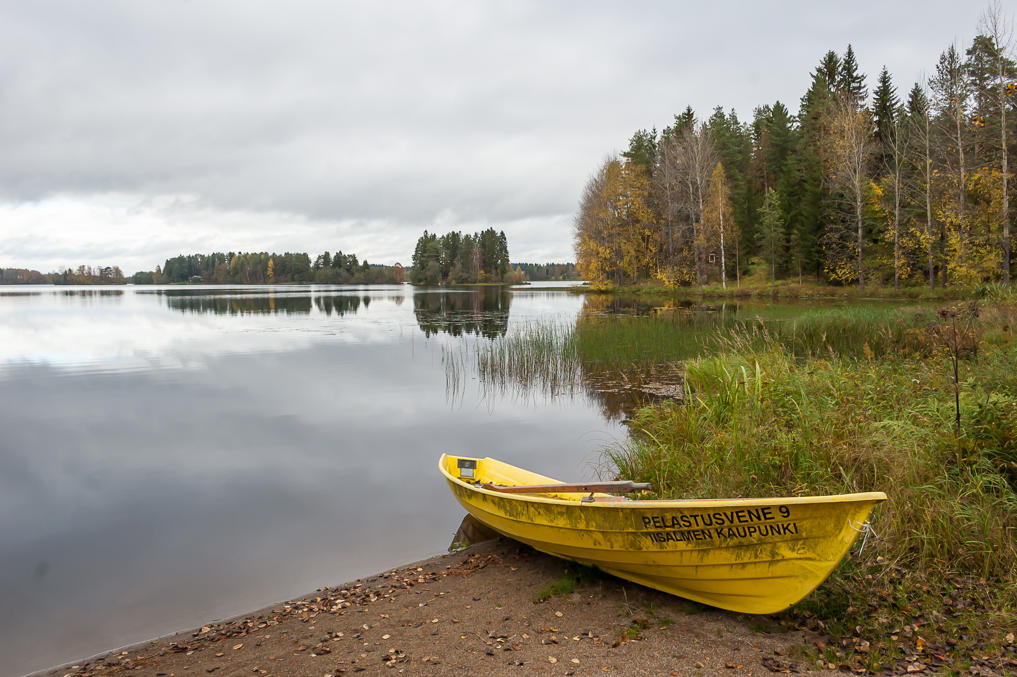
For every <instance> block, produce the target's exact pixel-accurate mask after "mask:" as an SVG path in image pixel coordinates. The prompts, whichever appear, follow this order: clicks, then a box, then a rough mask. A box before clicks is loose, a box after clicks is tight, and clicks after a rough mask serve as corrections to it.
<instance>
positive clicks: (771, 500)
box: [438, 453, 887, 510]
mask: <svg viewBox="0 0 1017 677" xmlns="http://www.w3.org/2000/svg"><path fill="white" fill-rule="evenodd" d="M446 458H452V459H467V460H476V461H483V460H491V461H496V462H498V463H503V464H504V465H507V466H509V467H512V468H516V469H517V470H523V469H522V468H519V467H518V466H513V465H511V464H510V463H505V462H504V461H498V460H497V459H492V458H490V457H485V458H473V457H470V456H454V455H452V454H447V453H443V454H442V455H441V457H440V458H439V459H438V470H439V471H440V472H441V474H442V475H444V476H445V479H447V480H448V481H449V482H453V483H455V484H457V485H459V486H461V487H463V488H466V489H469V490H471V491H473V492H476V493H478V494H482V495H486V496H492V497H495V498H500V499H504V500H509V501H525V502H530V503H540V504H545V505H563V506H579V507H583V508H600V509H603V508H609V509H611V510H615V509H619V508H620V509H626V510H631V509H649V508H653V509H659V508H711V507H717V505H718V504H726V505H738V506H765V505H802V504H815V503H826V504H829V503H859V502H865V501H872V502H875V503H879V502H882V501H885V500H887V496H886V494H885V493H884V492H882V491H866V492H858V493H853V494H830V495H825V496H772V497H755V498H655V499H646V500H638V501H632V500H627V501H601V502H597V501H580V500H575V499H567V498H553V497H551V496H543V495H540V494H509V493H504V492H500V491H494V490H491V489H485V488H483V487H482V486H481V485H479V484H471V483H469V482H464V481H463V480H461V479H459V478H458V477H454V476H453V475H452V474H451V473H449V472H448V471H447V470H446V469H445V459H446ZM548 479H551V480H552V483H553V482H558V481H560V480H556V479H553V478H548ZM569 493H575V494H576V495H585V492H569Z"/></svg>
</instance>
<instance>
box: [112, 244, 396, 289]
mask: <svg viewBox="0 0 1017 677" xmlns="http://www.w3.org/2000/svg"><path fill="white" fill-rule="evenodd" d="M131 281H132V282H134V283H135V284H172V283H176V282H201V283H205V284H281V283H285V282H301V283H312V282H316V283H320V284H402V283H403V282H404V281H405V273H404V271H403V267H402V266H401V265H399V264H398V263H397V264H395V265H394V266H382V265H376V264H370V263H368V262H367V261H366V260H365V261H358V260H357V255H356V254H343V253H342V252H341V251H338V252H336V253H335V254H331V253H329V252H327V251H326V252H324V253H322V254H320V255H319V256H318V257H317V258H316V259H314V262H313V263H312V262H311V257H310V256H308V255H307V254H306V253H303V252H300V253H295V252H285V253H283V254H276V253H271V254H269V253H267V252H227V253H223V252H214V253H212V254H190V255H186V256H185V255H181V256H176V257H174V258H171V259H166V263H165V265H163V266H162V267H156V269H155V270H153V271H142V272H138V273H135V274H134V275H133V276H132V277H131Z"/></svg>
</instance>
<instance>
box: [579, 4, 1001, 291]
mask: <svg viewBox="0 0 1017 677" xmlns="http://www.w3.org/2000/svg"><path fill="white" fill-rule="evenodd" d="M1012 37H1013V36H1012V35H1011V34H1010V32H1009V31H1008V30H1007V23H1006V21H1005V17H1003V16H1002V15H1001V13H1000V10H999V8H998V6H994V8H990V10H989V11H988V12H986V14H985V15H983V17H982V20H981V21H980V23H979V26H978V35H977V37H975V38H974V40H973V41H972V43H971V44H970V46H968V47H967V48H966V49H964V48H962V47H958V46H957V45H950V46H949V47H947V48H946V49H945V50H944V51H943V52H942V53H941V54H940V56H939V59H938V61H937V62H936V63H935V64H934V65H933V67H932V68H931V69H930V76H929V78H928V80H927V81H926V82H918V83H915V84H914V85H913V86H912V87H911V88H910V89H908V90H907V91H906V92H902V91H898V89H897V87H896V86H895V84H894V80H893V78H892V76H891V74H890V72H889V70H888V69H887V67H886V66H883V68H882V70H881V71H880V73H879V75H878V77H877V78H876V80H875V83H874V86H873V88H872V93H871V96H870V94H869V84H868V83H867V78H866V76H865V75H864V74H863V73H862V71H861V69H860V66H859V62H858V59H857V57H856V55H855V53H854V50H853V48H852V47H851V45H848V46H847V48H846V50H845V51H844V52H843V53H841V54H838V53H837V52H835V51H829V52H827V53H826V54H825V55H823V57H822V58H821V59H820V60H819V63H818V64H817V65H816V67H815V68H814V69H813V70H812V72H811V83H810V86H809V88H808V90H807V91H806V92H805V93H804V94H803V95H802V97H801V99H800V101H799V102H798V111H797V113H792V112H791V110H790V109H789V108H788V106H786V105H785V104H784V103H782V102H780V101H777V102H774V103H772V104H767V105H763V106H760V107H758V108H756V109H755V110H754V112H753V116H752V120H751V121H745V122H743V121H741V120H739V118H738V116H737V114H736V113H735V112H734V111H733V110H731V111H729V112H726V113H725V112H724V110H722V109H721V108H720V107H718V108H716V109H714V111H713V112H712V113H711V114H710V115H709V117H707V118H706V119H705V120H703V119H700V118H699V117H697V115H696V113H695V112H694V111H693V110H692V109H691V107H689V108H686V109H685V110H684V111H683V112H681V113H680V114H678V115H675V116H674V120H673V121H672V122H671V123H670V124H669V125H667V126H665V127H663V129H662V130H661V131H660V132H659V133H658V131H657V129H656V128H652V129H649V130H646V129H641V130H637V131H636V132H635V133H634V134H633V135H632V137H631V139H630V140H629V143H628V148H627V150H625V151H624V152H623V153H621V155H620V156H609V157H608V158H607V159H605V161H604V162H603V163H602V164H601V166H600V167H598V168H597V170H596V171H595V172H594V173H593V175H592V176H591V177H590V179H589V180H588V182H587V184H586V186H585V189H584V191H583V194H582V196H581V200H580V205H579V210H578V212H577V215H576V219H575V252H576V259H577V265H578V267H579V271H580V272H581V273H582V275H583V277H584V279H586V280H589V281H590V282H591V284H592V285H593V286H594V287H596V288H601V289H603V288H608V287H614V286H621V285H631V284H636V283H639V282H645V281H648V280H651V281H655V282H657V283H663V284H665V285H667V286H669V287H677V286H680V285H718V286H721V287H724V288H726V287H727V286H728V285H729V284H731V283H734V284H739V283H740V282H741V277H742V275H743V274H745V273H746V272H747V271H749V270H754V271H760V270H764V269H765V273H766V277H767V279H768V280H770V281H773V280H781V279H792V280H797V281H799V282H801V281H802V280H804V279H806V278H807V279H809V280H814V281H817V282H823V283H830V284H839V285H849V284H857V285H858V286H865V285H869V284H874V285H887V286H889V285H893V287H895V288H896V287H899V286H901V285H912V286H917V285H927V286H928V287H931V288H936V287H944V286H947V285H958V286H972V285H978V284H982V283H986V282H994V281H1001V282H1005V283H1009V282H1010V279H1011V275H1012V273H1013V261H1012V245H1011V221H1012V218H1013V214H1012V210H1011V208H1010V201H1009V193H1010V192H1011V190H1012V181H1011V180H1010V178H1011V176H1010V169H1009V156H1010V151H1011V150H1012V148H1013V136H1014V134H1013V119H1014V117H1015V115H1014V110H1013V107H1014V102H1015V100H1017V96H1015V94H1017V82H1015V79H1014V62H1013V59H1012V47H1013V44H1012Z"/></svg>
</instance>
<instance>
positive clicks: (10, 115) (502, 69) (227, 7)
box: [0, 0, 1012, 273]
mask: <svg viewBox="0 0 1017 677" xmlns="http://www.w3.org/2000/svg"><path fill="white" fill-rule="evenodd" d="M986 6H987V5H986V4H982V3H979V2H977V1H976V2H973V3H963V2H958V1H957V0H949V1H947V0H926V1H924V2H914V3H904V2H892V1H891V2H887V0H880V1H878V2H860V1H858V0H856V1H854V2H850V3H848V2H840V3H836V6H834V4H833V3H825V2H816V1H815V0H809V1H805V2H769V3H764V2H758V1H756V2H744V3H739V2H694V3H692V2H689V3H679V2H630V3H620V2H590V1H583V2H579V1H577V2H523V1H520V0H512V1H511V2H500V1H499V2H494V1H492V2H479V1H474V2H466V1H464V2H419V1H418V2H405V3H398V2H363V3H347V2H334V1H331V0H322V1H321V2H313V1H295V0H288V1H287V2H285V3H284V2H278V1H277V2H252V1H250V0H236V1H235V2H218V1H204V0H203V1H193V2H184V1H177V2H172V1H169V0H160V1H158V2H156V1H154V0H153V1H145V0H123V1H121V2H101V1H93V2H80V1H79V0H67V1H64V2H59V1H49V0H30V1H23V0H0V267H15V266H16V267H31V268H37V269H40V270H43V271H44V272H48V271H50V270H55V269H57V268H58V267H61V266H77V265H78V264H80V263H87V264H92V265H95V264H107V265H120V266H121V267H122V268H123V269H124V270H125V272H128V273H130V272H133V271H135V270H140V269H145V270H148V269H152V268H154V267H155V266H156V265H157V264H161V263H162V262H163V260H165V259H166V258H167V257H169V256H174V255H176V254H179V253H194V252H209V251H213V250H244V251H251V250H255V251H262V250H267V251H286V250H288V251H307V252H309V253H311V255H312V256H314V255H315V254H316V253H318V252H321V251H323V250H326V249H327V250H329V251H335V250H337V249H342V250H343V251H345V252H354V253H356V254H357V255H358V256H359V257H360V258H365V257H366V258H367V259H368V260H369V261H371V262H374V263H394V262H396V261H400V262H402V263H404V264H408V263H409V259H410V255H411V254H412V251H413V245H414V243H415V242H416V238H417V237H418V236H419V234H420V233H421V231H423V229H424V228H429V229H432V230H437V231H439V232H443V231H445V230H448V229H452V228H455V229H465V230H470V231H473V230H478V229H481V228H485V227H487V226H494V227H495V228H498V229H504V230H505V232H506V234H507V236H508V240H509V246H510V253H511V258H512V260H513V261H555V260H572V259H573V258H574V256H573V253H572V217H573V214H574V213H575V208H576V204H577V202H578V199H579V193H580V191H581V190H582V187H583V184H584V183H585V182H586V179H587V178H588V176H589V175H590V173H591V172H593V170H594V169H595V168H596V167H597V165H598V163H599V162H600V161H601V160H602V159H603V157H604V156H605V155H607V154H608V153H611V152H614V151H619V150H622V149H623V148H624V147H625V146H626V144H627V140H628V138H629V136H630V135H631V134H632V132H633V131H634V130H636V129H638V128H643V127H646V128H649V127H651V126H657V127H658V128H660V127H662V126H664V125H666V124H668V123H669V122H670V120H671V119H672V117H673V115H674V114H675V113H677V112H680V111H681V110H682V109H684V108H685V106H686V105H691V106H692V107H693V108H694V109H695V110H696V111H697V113H699V114H700V115H704V116H705V115H708V114H709V112H710V111H711V110H712V109H713V108H714V107H715V106H718V105H719V106H723V107H724V108H725V109H729V108H734V109H735V110H736V111H737V112H738V115H739V117H740V118H742V119H743V120H744V119H751V116H752V110H753V108H754V107H756V106H759V105H762V104H765V103H772V102H773V101H775V100H780V101H782V102H784V103H785V104H786V105H788V107H789V108H791V110H792V111H795V110H797V107H798V100H799V98H800V97H801V95H802V93H803V92H804V91H805V89H806V88H807V87H808V83H809V73H810V71H811V70H812V69H813V68H814V67H815V65H816V64H817V63H818V62H819V59H820V57H821V56H822V55H823V54H824V53H825V52H826V51H827V50H830V49H834V50H836V51H837V52H838V53H841V52H843V50H844V49H845V47H846V46H847V44H848V43H851V44H853V46H854V49H855V52H856V55H857V57H858V60H859V63H860V65H861V67H862V69H863V71H864V72H865V73H867V74H868V83H869V84H870V87H871V85H872V83H873V82H874V80H875V78H876V75H877V74H878V72H879V69H880V67H881V66H882V65H883V64H886V65H887V66H888V67H889V69H890V71H891V73H892V74H893V75H894V78H895V80H896V82H897V84H898V87H899V88H900V89H901V90H903V91H904V92H906V90H907V89H908V88H910V86H911V84H912V83H913V82H914V81H916V80H917V79H920V78H921V77H922V76H923V75H924V74H927V73H929V72H931V71H932V69H933V67H934V65H935V62H936V59H937V57H938V55H939V53H940V52H941V51H942V50H943V49H944V48H945V47H946V46H947V45H949V44H950V43H951V42H953V41H955V40H956V41H957V42H958V43H959V45H960V46H961V47H962V48H966V47H967V45H968V44H969V43H970V40H971V38H972V37H973V35H974V34H975V30H976V27H977V23H978V17H979V15H980V14H981V13H982V12H983V11H984V10H985V8H986ZM1004 10H1006V11H1011V10H1012V3H1009V4H1004Z"/></svg>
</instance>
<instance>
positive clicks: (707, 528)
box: [438, 454, 886, 614]
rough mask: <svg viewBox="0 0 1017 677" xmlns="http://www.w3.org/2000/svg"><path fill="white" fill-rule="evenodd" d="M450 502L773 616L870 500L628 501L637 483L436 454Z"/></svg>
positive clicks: (623, 568)
mask: <svg viewBox="0 0 1017 677" xmlns="http://www.w3.org/2000/svg"><path fill="white" fill-rule="evenodd" d="M438 467H439V469H440V470H441V472H442V474H443V475H444V476H445V479H446V480H448V484H449V487H451V489H452V493H453V494H454V495H455V497H456V499H457V500H458V501H459V503H461V504H462V506H463V507H464V508H466V510H467V511H469V513H470V514H471V515H473V517H474V518H476V519H477V520H479V521H480V522H482V523H483V524H486V525H487V526H489V527H491V528H492V529H493V530H495V531H497V532H498V533H500V534H502V535H504V536H507V537H508V538H512V539H514V540H517V541H521V542H522V543H526V544H528V545H530V546H532V547H534V548H536V549H537V550H540V551H542V552H546V553H547V554H549V555H554V556H556V557H563V558H565V559H569V560H574V561H576V562H579V563H581V564H586V565H592V566H596V567H597V568H598V569H601V570H602V571H605V572H607V573H609V574H613V575H615V576H618V577H619V578H624V579H627V580H630V581H633V582H634V583H639V584H641V585H645V586H648V587H651V588H656V589H658V590H663V591H664V592H668V593H671V594H673V595H678V596H679V597H685V598H687V599H691V600H695V601H697V602H702V603H704V604H709V605H711V606H715V607H720V608H721V609H729V610H731V611H737V612H742V613H753V614H766V613H773V612H776V611H781V610H783V609H786V608H788V607H789V606H791V605H792V604H794V603H795V602H797V601H799V600H801V599H802V598H804V597H805V596H806V595H808V594H809V593H810V592H812V591H813V590H815V589H816V587H817V586H819V584H820V583H822V582H823V581H824V580H825V579H826V577H827V576H829V575H830V572H831V571H833V569H834V567H835V566H837V563H838V562H840V560H841V559H842V558H843V557H844V555H846V554H847V552H848V549H849V548H850V547H851V544H852V543H853V542H854V540H855V538H856V537H857V536H858V534H859V533H861V532H863V531H865V530H866V529H867V528H868V522H867V520H868V517H869V513H870V512H871V511H872V508H873V507H874V506H875V505H876V504H877V503H879V502H881V501H885V500H886V494H884V493H882V492H869V493H862V494H843V495H840V496H814V497H792V498H738V499H720V500H716V499H690V500H653V501H632V500H628V499H627V498H623V497H619V496H611V495H609V494H607V493H605V492H609V491H613V492H619V491H630V490H632V489H639V488H645V487H646V486H648V485H633V483H631V482H599V483H587V484H565V483H563V482H559V481H558V480H554V479H551V478H549V477H544V476H542V475H538V474H536V473H532V472H529V471H527V470H523V469H521V468H517V467H515V466H512V465H509V464H507V463H503V462H501V461H497V460H495V459H493V458H480V459H477V458H466V457H461V456H449V455H448V454H443V455H442V457H441V460H440V461H439V463H438Z"/></svg>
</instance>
